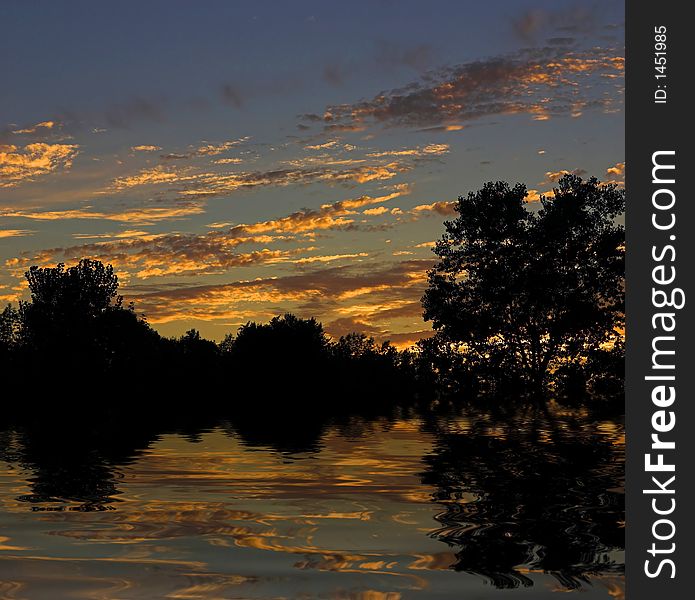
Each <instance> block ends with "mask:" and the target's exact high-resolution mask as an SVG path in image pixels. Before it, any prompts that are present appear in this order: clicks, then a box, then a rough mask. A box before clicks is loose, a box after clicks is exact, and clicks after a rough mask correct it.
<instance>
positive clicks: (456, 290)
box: [423, 175, 625, 386]
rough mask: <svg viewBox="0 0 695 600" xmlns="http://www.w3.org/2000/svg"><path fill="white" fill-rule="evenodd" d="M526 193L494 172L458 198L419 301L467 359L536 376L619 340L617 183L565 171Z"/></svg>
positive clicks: (539, 381) (620, 206)
mask: <svg viewBox="0 0 695 600" xmlns="http://www.w3.org/2000/svg"><path fill="white" fill-rule="evenodd" d="M526 197H527V189H526V187H525V186H524V185H522V184H517V185H515V186H514V187H510V186H509V184H507V183H505V182H496V183H487V184H485V185H484V186H483V188H482V189H480V190H478V191H477V192H471V193H469V194H468V195H467V196H465V197H460V198H459V199H458V202H457V204H456V211H457V212H458V215H459V216H458V217H457V218H456V219H454V220H452V221H447V222H446V223H445V229H446V231H445V233H444V235H443V236H442V238H441V239H440V240H439V241H438V242H437V244H436V246H435V249H434V252H435V253H436V254H437V256H438V257H439V259H440V260H439V262H438V263H437V264H436V265H435V267H434V268H433V269H432V270H431V271H429V273H428V280H429V287H428V289H427V291H426V292H425V295H424V297H423V307H424V317H425V319H426V320H431V321H432V322H433V326H434V329H435V330H437V332H438V335H439V336H440V337H441V338H443V339H444V340H446V341H449V342H452V343H458V344H460V345H461V346H462V347H463V349H464V351H465V353H466V358H467V360H468V362H469V364H470V365H472V366H473V367H475V368H479V369H481V370H487V371H490V370H493V369H494V370H496V372H497V376H499V374H500V373H502V372H503V373H504V374H505V376H507V377H508V376H510V375H516V376H518V377H519V378H521V379H523V380H526V381H528V382H530V383H532V384H533V385H536V386H540V385H543V383H544V381H545V380H546V378H547V375H548V373H549V372H554V371H558V370H562V369H564V368H566V367H567V366H568V365H570V364H573V365H582V364H586V362H587V360H588V359H589V358H590V357H591V356H592V355H593V354H595V353H597V352H603V351H607V349H608V348H610V347H611V344H616V343H618V346H619V345H620V344H619V338H620V335H619V331H620V329H621V328H622V327H623V326H624V235H625V233H624V228H623V226H622V225H620V224H619V223H617V218H618V217H619V216H620V215H621V214H622V213H623V212H624V208H625V193H624V190H623V189H620V188H618V187H617V186H616V185H615V184H601V183H600V182H599V181H598V180H597V179H596V178H591V179H588V180H586V181H584V180H582V179H581V178H580V177H578V176H575V175H565V176H564V177H562V178H561V179H560V181H559V182H558V186H557V188H555V189H554V190H553V194H549V195H547V196H544V197H541V199H540V203H539V204H538V205H536V204H532V203H530V202H528V201H527V200H526ZM536 207H538V208H537V209H536Z"/></svg>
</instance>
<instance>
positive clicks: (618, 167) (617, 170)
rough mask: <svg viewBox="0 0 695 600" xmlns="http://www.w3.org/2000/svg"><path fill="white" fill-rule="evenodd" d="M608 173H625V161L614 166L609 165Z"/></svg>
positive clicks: (620, 174) (619, 174)
mask: <svg viewBox="0 0 695 600" xmlns="http://www.w3.org/2000/svg"><path fill="white" fill-rule="evenodd" d="M606 174H607V175H618V176H622V175H624V174H625V163H624V162H619V163H616V164H615V166H613V167H608V168H607V169H606Z"/></svg>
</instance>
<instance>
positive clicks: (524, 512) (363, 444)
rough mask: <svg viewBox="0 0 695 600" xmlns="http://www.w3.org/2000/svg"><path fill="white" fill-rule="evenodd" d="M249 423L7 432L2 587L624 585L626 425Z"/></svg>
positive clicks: (374, 590)
mask: <svg viewBox="0 0 695 600" xmlns="http://www.w3.org/2000/svg"><path fill="white" fill-rule="evenodd" d="M243 430H244V427H239V426H238V425H235V423H234V422H233V420H232V421H220V422H218V423H214V424H211V425H208V426H205V427H199V428H195V429H192V430H190V431H180V430H179V431H178V432H176V431H174V430H173V429H172V430H171V431H170V432H166V431H162V432H153V433H150V434H142V435H140V434H138V436H128V435H125V434H123V432H122V435H121V437H123V438H128V439H127V440H126V439H121V437H119V434H118V432H115V433H111V434H110V435H111V436H112V437H111V438H109V439H105V436H103V435H102V434H101V433H100V432H92V433H90V434H89V436H91V437H90V441H89V442H88V443H87V442H84V441H81V440H76V439H75V438H74V435H70V434H68V433H65V434H64V436H61V435H60V434H58V433H56V432H50V433H48V432H47V431H46V430H45V429H40V430H37V429H36V428H26V427H19V426H6V427H5V428H4V429H3V430H2V431H0V452H1V454H0V458H1V460H0V510H1V514H0V527H1V529H0V599H5V598H7V599H9V598H16V599H30V600H43V599H46V600H60V599H71V600H73V599H77V598H90V599H104V600H105V599H129V600H130V599H140V598H142V599H154V598H185V599H199V598H200V599H202V598H205V599H211V598H215V599H222V598H225V599H231V598H235V599H237V598H238V599H241V598H246V599H251V598H254V599H255V598H258V599H278V598H287V599H290V598H292V599H295V598H296V599H303V600H309V599H335V600H405V599H408V598H413V599H418V598H423V599H425V598H427V599H461V598H472V599H473V598H475V599H483V598H493V597H502V596H506V597H507V598H510V597H512V596H513V597H517V596H518V597H525V598H545V597H546V596H547V597H550V596H551V595H553V596H554V595H556V594H557V593H561V592H567V591H576V592H578V593H582V597H585V596H586V595H587V594H588V595H589V596H591V597H597V598H623V596H624V592H623V566H624V565H623V554H622V549H623V547H624V546H623V544H624V540H623V514H624V505H623V490H622V484H623V480H622V473H623V450H624V437H623V427H622V424H621V423H620V422H619V421H616V420H612V419H605V418H597V417H594V416H591V415H588V414H585V413H581V412H579V411H562V410H560V409H555V410H553V411H551V413H546V414H543V415H539V414H538V413H537V412H529V413H527V414H521V415H517V416H515V417H514V418H509V417H508V416H506V417H496V418H493V417H491V416H489V415H487V416H480V415H476V416H474V417H473V416H470V415H468V416H466V415H459V416H457V417H455V418H454V417H447V418H443V417H442V418H439V419H428V422H424V421H423V420H422V419H421V418H399V419H391V420H378V421H376V422H371V423H368V422H365V421H359V420H355V421H352V422H346V423H343V424H342V425H340V426H327V427H324V428H322V429H321V430H320V431H319V432H317V434H316V436H315V439H314V440H313V441H312V443H310V444H307V445H308V446H309V447H307V448H304V449H301V448H300V449H290V450H288V449H287V445H285V447H280V448H279V447H277V446H276V445H273V444H272V443H264V442H263V441H262V439H263V436H262V435H261V436H260V438H261V441H259V440H258V439H255V438H254V437H253V436H249V435H244V434H243V433H241V432H242V431H243ZM73 433H74V432H73ZM133 437H135V438H137V440H134V439H132V438H133ZM107 449H108V450H107Z"/></svg>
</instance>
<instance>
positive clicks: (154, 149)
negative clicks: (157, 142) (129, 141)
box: [130, 145, 161, 152]
mask: <svg viewBox="0 0 695 600" xmlns="http://www.w3.org/2000/svg"><path fill="white" fill-rule="evenodd" d="M130 149H131V150H132V151H133V152H157V151H158V150H161V148H160V147H159V146H147V145H143V146H132V147H131V148H130Z"/></svg>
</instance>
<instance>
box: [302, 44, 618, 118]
mask: <svg viewBox="0 0 695 600" xmlns="http://www.w3.org/2000/svg"><path fill="white" fill-rule="evenodd" d="M623 71H624V60H623V58H622V57H621V56H618V55H616V52H615V51H611V50H606V49H603V48H594V49H592V50H590V51H586V52H574V53H568V51H567V49H566V48H550V47H548V48H545V49H543V50H524V51H520V52H519V53H517V54H516V55H508V56H499V57H494V58H490V59H487V60H481V61H475V62H469V63H465V64H461V65H457V66H455V67H450V68H446V69H441V70H440V71H438V72H431V73H428V74H427V76H426V77H423V78H422V79H421V80H420V81H417V82H413V83H411V84H409V85H407V86H405V87H403V88H400V89H394V90H390V91H387V92H382V93H380V94H378V95H377V96H375V97H374V98H372V99H371V100H365V101H361V102H358V103H356V104H341V105H336V106H328V107H327V108H326V110H325V111H324V113H323V114H308V115H304V120H305V121H307V122H314V123H321V124H323V128H324V130H326V131H336V130H343V129H356V128H360V129H364V128H365V127H366V126H367V125H375V124H382V125H385V126H406V127H424V126H430V127H432V126H434V127H436V128H439V129H440V130H443V131H446V130H449V131H451V130H456V128H458V127H462V125H460V122H462V121H470V120H474V119H478V118H481V117H486V116H490V115H504V114H530V115H531V116H532V117H533V118H534V119H535V120H547V119H549V118H551V117H553V116H560V115H575V116H577V115H579V114H580V113H581V111H582V110H584V109H588V108H594V107H598V108H600V107H605V106H607V103H610V102H612V101H613V100H612V96H618V95H619V94H618V92H616V85H615V83H612V80H613V79H617V78H619V77H622V76H623ZM562 88H566V89H567V90H568V93H562ZM604 91H605V92H606V95H604V94H603V92H604ZM452 121H454V122H458V124H456V125H449V124H450V123H451V122H452Z"/></svg>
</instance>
